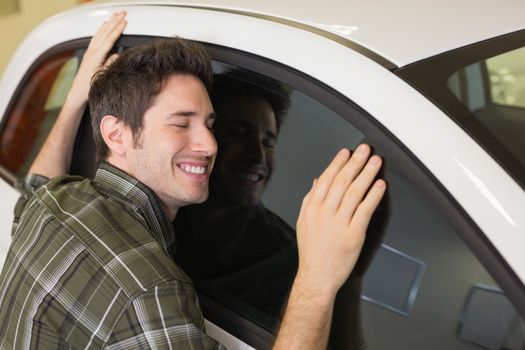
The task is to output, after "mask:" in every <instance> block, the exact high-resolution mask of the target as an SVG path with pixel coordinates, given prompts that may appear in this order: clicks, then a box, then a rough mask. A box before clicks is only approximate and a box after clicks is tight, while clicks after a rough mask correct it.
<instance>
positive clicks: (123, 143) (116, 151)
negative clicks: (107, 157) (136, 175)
mask: <svg viewBox="0 0 525 350" xmlns="http://www.w3.org/2000/svg"><path fill="white" fill-rule="evenodd" d="M127 133H130V130H128V128H127V127H126V126H125V125H124V124H123V123H122V122H121V121H119V120H118V119H117V118H116V117H115V116H113V115H106V116H104V117H103V118H102V120H101V121H100V134H101V135H102V138H103V139H104V142H105V143H106V145H107V146H108V148H109V150H110V154H111V155H115V156H118V157H125V156H126V151H127V136H128V135H127Z"/></svg>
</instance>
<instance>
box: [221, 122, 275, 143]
mask: <svg viewBox="0 0 525 350" xmlns="http://www.w3.org/2000/svg"><path fill="white" fill-rule="evenodd" d="M225 124H236V125H240V126H244V127H247V128H249V127H250V126H252V125H251V124H250V123H246V122H242V121H238V120H232V121H227V122H225ZM265 132H266V134H267V135H268V136H270V137H272V138H274V139H276V140H277V135H276V134H275V133H273V132H272V131H270V130H266V131H265Z"/></svg>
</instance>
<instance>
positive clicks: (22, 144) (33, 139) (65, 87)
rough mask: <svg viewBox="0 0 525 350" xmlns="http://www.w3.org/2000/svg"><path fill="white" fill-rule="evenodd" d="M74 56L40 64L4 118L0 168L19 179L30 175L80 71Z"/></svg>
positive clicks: (64, 55) (65, 54) (56, 57)
mask: <svg viewBox="0 0 525 350" xmlns="http://www.w3.org/2000/svg"><path fill="white" fill-rule="evenodd" d="M74 54H75V52H74V51H67V52H62V53H60V54H57V55H54V56H52V57H50V58H48V59H47V60H45V61H44V62H42V63H41V64H40V65H38V66H37V67H36V68H35V69H34V71H33V72H32V73H31V75H30V76H29V78H28V79H27V81H26V82H25V84H24V86H23V87H22V88H21V90H20V91H19V92H18V94H17V96H16V97H15V101H14V103H13V104H12V107H11V108H10V110H9V111H8V113H7V115H6V116H5V118H4V119H3V120H4V122H3V124H2V129H1V133H0V165H1V166H3V167H4V168H5V169H7V170H8V171H9V172H11V173H13V174H14V175H15V176H17V177H22V176H24V175H25V174H26V173H27V170H28V169H29V166H30V165H31V163H32V162H33V159H34V158H35V157H36V154H37V152H38V151H39V149H40V148H41V146H42V144H43V142H44V141H45V139H46V137H47V135H48V133H49V131H50V130H51V127H52V126H53V124H54V122H55V120H56V118H57V117H58V112H59V111H60V108H61V107H62V105H63V103H64V100H65V98H66V94H67V92H68V91H69V88H70V87H71V84H72V81H73V78H74V76H75V72H76V70H77V66H78V59H77V57H76V56H74Z"/></svg>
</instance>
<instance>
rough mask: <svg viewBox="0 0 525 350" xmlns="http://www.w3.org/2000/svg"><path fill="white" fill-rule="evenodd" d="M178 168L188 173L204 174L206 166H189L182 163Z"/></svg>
mask: <svg viewBox="0 0 525 350" xmlns="http://www.w3.org/2000/svg"><path fill="white" fill-rule="evenodd" d="M180 168H181V169H182V170H184V171H185V172H187V173H190V174H204V173H205V172H206V167H204V166H191V165H187V164H183V165H181V166H180Z"/></svg>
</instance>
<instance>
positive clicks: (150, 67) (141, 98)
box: [89, 37, 212, 162]
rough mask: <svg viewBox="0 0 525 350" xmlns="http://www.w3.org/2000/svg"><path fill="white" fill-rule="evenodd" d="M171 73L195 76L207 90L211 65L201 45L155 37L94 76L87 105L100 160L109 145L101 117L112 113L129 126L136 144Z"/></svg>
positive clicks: (209, 84) (180, 39) (107, 152)
mask: <svg viewBox="0 0 525 350" xmlns="http://www.w3.org/2000/svg"><path fill="white" fill-rule="evenodd" d="M174 74H190V75H194V76H195V77H197V78H199V79H200V80H201V81H202V82H203V84H204V85H205V87H206V89H207V90H208V91H209V90H210V87H211V81H212V68H211V60H210V57H209V55H208V53H207V52H206V50H205V49H204V47H203V46H201V45H200V44H198V43H196V42H193V41H189V40H185V39H182V38H179V37H174V38H164V39H156V40H154V41H152V42H149V43H147V44H145V45H140V46H136V47H133V48H130V49H127V50H126V51H124V52H123V53H122V54H121V55H120V57H119V58H117V59H116V60H115V62H113V63H112V64H111V65H110V66H109V67H107V68H105V69H102V70H101V71H100V72H98V73H97V74H96V75H95V76H94V77H93V81H92V84H91V90H90V92H89V108H90V112H91V126H92V128H93V138H94V141H95V145H96V150H97V160H98V161H99V162H100V161H102V160H105V159H106V158H107V157H108V156H109V148H108V146H107V145H106V143H105V142H104V139H103V138H102V135H101V134H100V122H101V120H102V118H103V117H104V116H106V115H112V116H115V117H116V118H117V119H118V120H120V121H122V122H123V123H124V125H126V126H128V127H129V128H130V129H131V132H132V135H133V142H134V144H135V145H138V144H139V140H140V134H141V131H142V127H143V119H144V113H145V112H146V110H147V109H148V108H149V107H150V106H151V105H152V103H153V101H154V99H155V97H156V96H157V95H158V94H159V93H160V91H161V90H162V87H163V85H164V83H165V82H166V80H167V79H168V78H169V77H170V76H172V75H174Z"/></svg>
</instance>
